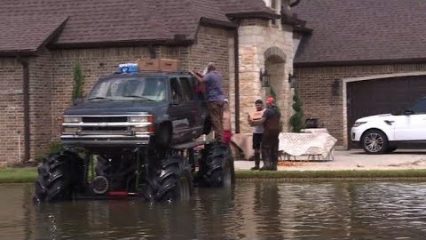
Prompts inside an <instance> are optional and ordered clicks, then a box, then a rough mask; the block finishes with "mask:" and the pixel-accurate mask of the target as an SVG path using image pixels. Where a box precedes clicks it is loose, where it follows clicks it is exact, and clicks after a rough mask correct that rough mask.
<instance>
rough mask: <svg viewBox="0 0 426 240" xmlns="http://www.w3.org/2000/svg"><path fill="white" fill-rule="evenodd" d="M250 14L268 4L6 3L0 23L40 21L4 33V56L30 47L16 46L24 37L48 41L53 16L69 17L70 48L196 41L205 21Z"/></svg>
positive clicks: (250, 0)
mask: <svg viewBox="0 0 426 240" xmlns="http://www.w3.org/2000/svg"><path fill="white" fill-rule="evenodd" d="M242 3H244V4H242ZM247 11H252V12H261V11H264V12H268V11H270V10H268V8H266V7H265V4H264V2H263V0H244V1H243V0H161V1H159V0H102V1H99V0H1V8H0V18H1V19H14V18H18V19H23V17H22V16H26V17H29V18H34V19H37V20H36V21H34V22H25V23H24V21H22V24H21V23H20V27H18V28H16V29H15V30H14V31H13V32H14V33H9V34H7V35H3V34H2V36H1V39H2V40H1V41H2V42H0V43H1V46H2V47H1V48H0V52H1V51H9V50H12V49H22V48H25V47H27V46H26V45H25V44H21V45H18V44H14V42H16V39H18V37H19V35H20V34H19V32H28V34H29V35H32V34H34V36H30V38H33V37H34V38H37V37H38V38H40V37H41V36H39V35H42V36H45V34H44V33H45V32H46V31H47V32H48V31H52V30H51V29H50V28H49V27H50V25H54V26H57V25H58V23H57V20H55V17H52V16H57V15H60V16H69V19H68V20H67V22H66V25H65V27H64V28H63V31H62V32H61V34H60V35H59V37H58V38H57V39H56V42H55V43H54V44H55V45H57V46H61V45H62V46H66V45H76V44H96V43H115V42H138V41H139V42H142V41H148V40H160V41H161V40H173V39H175V35H176V34H180V35H185V36H186V38H187V39H189V40H192V39H194V38H195V34H196V31H197V28H198V24H199V23H200V19H201V18H207V19H213V20H215V21H217V22H222V23H227V22H228V23H231V22H230V20H229V19H228V18H227V17H226V14H227V13H238V12H247ZM25 26H27V27H25ZM36 26H39V27H36ZM7 27H8V23H7V22H5V21H0V30H5V29H6V28H7ZM44 28H46V29H44ZM30 29H33V30H34V31H33V30H30ZM35 29H38V30H39V31H38V32H36V31H35ZM49 29H50V30H49ZM41 38H43V37H41ZM6 42H7V43H6Z"/></svg>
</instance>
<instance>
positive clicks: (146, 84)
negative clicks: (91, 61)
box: [88, 77, 166, 102]
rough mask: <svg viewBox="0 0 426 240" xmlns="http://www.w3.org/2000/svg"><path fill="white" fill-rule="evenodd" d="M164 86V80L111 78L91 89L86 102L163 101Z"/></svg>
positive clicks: (155, 78) (164, 94)
mask: <svg viewBox="0 0 426 240" xmlns="http://www.w3.org/2000/svg"><path fill="white" fill-rule="evenodd" d="M165 98H166V84H165V81H164V78H159V77H147V78H113V79H108V80H104V81H101V82H99V83H97V84H96V85H95V87H94V88H93V89H92V91H91V93H90V95H89V97H88V100H89V101H95V100H102V99H107V100H129V99H132V100H134V99H136V100H149V101H155V102H161V101H164V100H165Z"/></svg>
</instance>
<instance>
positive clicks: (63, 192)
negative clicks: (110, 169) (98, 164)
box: [34, 151, 84, 202]
mask: <svg viewBox="0 0 426 240" xmlns="http://www.w3.org/2000/svg"><path fill="white" fill-rule="evenodd" d="M83 182H84V161H83V159H82V158H80V157H79V156H78V155H77V154H76V153H74V152H71V151H63V152H60V153H56V154H53V155H51V156H49V157H48V158H46V159H44V160H43V163H42V164H41V165H40V166H39V167H38V179H37V181H36V182H35V197H34V199H35V200H36V201H39V202H55V201H64V200H71V199H72V196H73V194H74V193H75V192H77V191H81V190H82V189H83V188H84V186H83V184H84V183H83Z"/></svg>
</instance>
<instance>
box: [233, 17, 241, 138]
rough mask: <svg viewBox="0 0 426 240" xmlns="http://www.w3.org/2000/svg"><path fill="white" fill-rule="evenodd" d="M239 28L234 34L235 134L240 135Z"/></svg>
mask: <svg viewBox="0 0 426 240" xmlns="http://www.w3.org/2000/svg"><path fill="white" fill-rule="evenodd" d="M238 28H239V24H238V26H237V28H236V29H235V32H234V75H235V76H234V78H235V80H234V85H235V86H234V88H235V133H240V61H239V54H240V53H239V36H238Z"/></svg>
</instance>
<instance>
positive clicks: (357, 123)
mask: <svg viewBox="0 0 426 240" xmlns="http://www.w3.org/2000/svg"><path fill="white" fill-rule="evenodd" d="M364 123H367V122H355V124H354V127H359V126H361V125H362V124H364Z"/></svg>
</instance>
